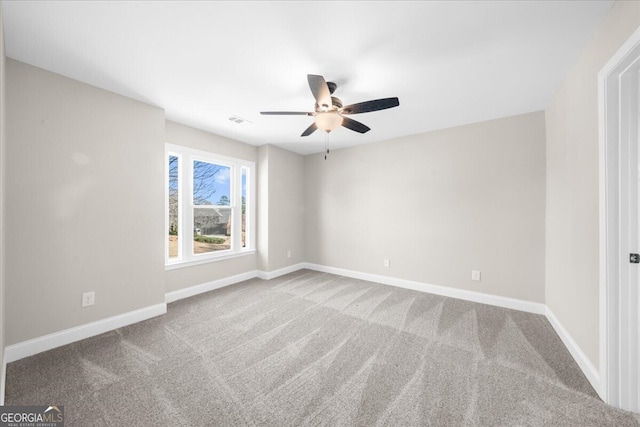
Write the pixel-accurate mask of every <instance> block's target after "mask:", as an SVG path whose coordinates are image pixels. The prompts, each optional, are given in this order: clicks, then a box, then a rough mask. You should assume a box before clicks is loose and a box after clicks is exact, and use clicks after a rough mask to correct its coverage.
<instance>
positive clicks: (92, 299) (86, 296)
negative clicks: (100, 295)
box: [82, 292, 96, 307]
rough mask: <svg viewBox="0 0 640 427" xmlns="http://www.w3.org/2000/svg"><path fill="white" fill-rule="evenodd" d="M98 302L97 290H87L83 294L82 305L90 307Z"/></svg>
mask: <svg viewBox="0 0 640 427" xmlns="http://www.w3.org/2000/svg"><path fill="white" fill-rule="evenodd" d="M95 303H96V293H95V292H85V293H83V294H82V306H83V307H89V306H90V305H94V304H95Z"/></svg>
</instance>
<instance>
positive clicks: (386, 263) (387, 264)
mask: <svg viewBox="0 0 640 427" xmlns="http://www.w3.org/2000/svg"><path fill="white" fill-rule="evenodd" d="M389 265H391V261H390V260H388V259H385V260H384V266H385V267H389Z"/></svg>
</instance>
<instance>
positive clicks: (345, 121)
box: [260, 74, 400, 136]
mask: <svg viewBox="0 0 640 427" xmlns="http://www.w3.org/2000/svg"><path fill="white" fill-rule="evenodd" d="M307 80H308V81H309V87H310V88H311V93H313V97H314V98H315V99H316V103H315V108H314V111H313V112H303V111H262V112H260V114H264V115H272V116H314V117H315V118H316V119H315V121H314V122H313V123H312V124H311V126H309V127H308V128H307V129H306V130H305V131H304V132H302V135H300V136H309V135H311V134H312V133H313V132H315V131H316V130H317V129H318V128H320V129H322V130H324V131H325V132H327V133H329V132H331V131H332V130H335V129H337V128H338V127H340V126H344V127H346V128H347V129H351V130H352V131H355V132H359V133H366V132H368V131H370V130H371V129H370V128H369V127H368V126H366V125H364V124H362V123H360V122H358V121H356V120H353V119H350V118H349V117H345V116H347V115H350V114H361V113H369V112H371V111H378V110H386V109H387V108H393V107H397V106H398V105H400V102H399V101H398V98H382V99H374V100H372V101H365V102H359V103H357V104H351V105H347V106H344V107H343V106H342V101H341V100H340V99H338V98H336V97H335V96H331V95H332V94H333V92H334V91H335V90H336V88H337V87H338V85H336V84H335V83H333V82H327V81H325V80H324V77H322V76H317V75H315V74H308V75H307Z"/></svg>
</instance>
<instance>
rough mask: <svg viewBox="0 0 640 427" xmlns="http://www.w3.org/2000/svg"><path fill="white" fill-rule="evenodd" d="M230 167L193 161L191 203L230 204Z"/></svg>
mask: <svg viewBox="0 0 640 427" xmlns="http://www.w3.org/2000/svg"><path fill="white" fill-rule="evenodd" d="M230 177H231V168H230V167H229V166H223V165H216V164H215V163H208V162H201V161H199V160H194V162H193V204H194V205H221V206H229V205H230V204H231V201H230V194H231V180H230Z"/></svg>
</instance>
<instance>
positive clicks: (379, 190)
mask: <svg viewBox="0 0 640 427" xmlns="http://www.w3.org/2000/svg"><path fill="white" fill-rule="evenodd" d="M305 168H306V175H305V180H306V201H305V213H306V215H305V229H306V237H305V242H306V260H307V261H308V262H311V263H317V264H321V265H326V266H332V267H338V268H345V269H349V270H354V271H358V272H365V273H372V274H378V275H384V276H390V277H395V278H401V279H406V280H414V281H418V282H423V283H430V284H435V285H444V286H450V287H454V288H459V289H465V290H471V291H478V292H485V293H489V294H494V295H500V296H505V297H513V298H520V299H524V300H528V301H533V302H540V303H544V300H545V295H544V234H545V232H544V229H545V225H544V209H545V198H544V197H545V196H544V192H545V123H544V114H543V112H536V113H530V114H525V115H520V116H515V117H509V118H504V119H499V120H493V121H488V122H483V123H477V124H472V125H468V126H461V127H456V128H451V129H446V130H441V131H437V132H430V133H424V134H419V135H413V136H407V137H403V138H399V139H395V140H391V141H385V142H381V143H375V144H367V145H362V146H358V147H353V148H349V149H345V150H338V151H332V152H331V154H330V155H329V157H328V159H327V160H324V155H323V154H319V155H313V156H307V157H306V159H305ZM385 258H388V259H390V260H391V265H390V267H389V268H385V267H384V266H383V260H384V259H385ZM472 269H473V270H480V271H481V272H482V281H481V282H479V283H478V282H473V281H471V270H472Z"/></svg>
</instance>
